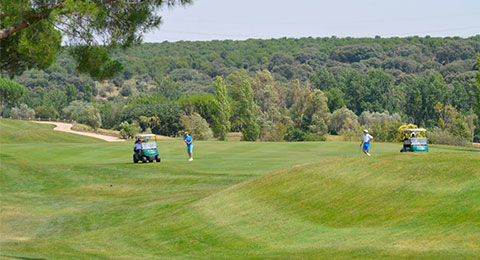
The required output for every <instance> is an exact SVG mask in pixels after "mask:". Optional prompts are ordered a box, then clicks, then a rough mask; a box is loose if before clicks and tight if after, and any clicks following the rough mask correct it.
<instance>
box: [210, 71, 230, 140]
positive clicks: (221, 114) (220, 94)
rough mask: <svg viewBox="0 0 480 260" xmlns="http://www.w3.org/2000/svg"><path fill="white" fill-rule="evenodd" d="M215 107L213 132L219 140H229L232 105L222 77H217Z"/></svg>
mask: <svg viewBox="0 0 480 260" xmlns="http://www.w3.org/2000/svg"><path fill="white" fill-rule="evenodd" d="M214 107H215V110H214V114H213V126H212V130H213V132H214V134H215V136H216V137H217V138H218V139H220V140H227V133H228V131H229V130H230V103H229V102H228V98H227V87H226V85H225V84H224V83H223V79H222V77H217V83H216V84H215V100H214Z"/></svg>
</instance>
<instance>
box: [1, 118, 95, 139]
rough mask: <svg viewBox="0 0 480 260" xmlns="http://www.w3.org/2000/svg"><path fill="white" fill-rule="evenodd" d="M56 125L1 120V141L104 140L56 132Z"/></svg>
mask: <svg viewBox="0 0 480 260" xmlns="http://www.w3.org/2000/svg"><path fill="white" fill-rule="evenodd" d="M53 128H55V126H54V125H45V124H37V123H33V122H28V121H21V120H5V119H2V120H0V143H1V144H10V143H15V144H18V143H91V142H97V143H98V142H104V141H102V140H99V139H95V138H90V137H85V136H81V135H75V134H68V133H61V132H54V131H53Z"/></svg>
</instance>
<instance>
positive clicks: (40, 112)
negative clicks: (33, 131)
mask: <svg viewBox="0 0 480 260" xmlns="http://www.w3.org/2000/svg"><path fill="white" fill-rule="evenodd" d="M35 117H36V118H43V119H47V118H48V119H57V118H58V112H57V110H55V108H54V107H51V106H38V107H36V108H35Z"/></svg>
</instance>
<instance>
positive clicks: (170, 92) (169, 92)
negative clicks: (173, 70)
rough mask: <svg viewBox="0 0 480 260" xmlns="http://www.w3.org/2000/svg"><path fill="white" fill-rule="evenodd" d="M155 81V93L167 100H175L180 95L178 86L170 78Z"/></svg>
mask: <svg viewBox="0 0 480 260" xmlns="http://www.w3.org/2000/svg"><path fill="white" fill-rule="evenodd" d="M155 81H156V83H157V87H156V88H155V91H156V92H158V93H159V94H161V95H162V96H164V97H166V98H167V99H171V100H176V99H178V98H180V96H181V95H182V93H181V92H180V87H179V84H177V83H176V82H175V81H174V80H173V78H172V77H171V76H167V77H165V78H162V79H158V78H157V79H155Z"/></svg>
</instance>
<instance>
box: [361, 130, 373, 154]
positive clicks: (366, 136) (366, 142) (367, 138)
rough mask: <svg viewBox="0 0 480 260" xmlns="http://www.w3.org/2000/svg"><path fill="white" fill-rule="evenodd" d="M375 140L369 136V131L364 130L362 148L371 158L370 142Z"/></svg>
mask: <svg viewBox="0 0 480 260" xmlns="http://www.w3.org/2000/svg"><path fill="white" fill-rule="evenodd" d="M372 140H373V136H371V135H369V134H368V130H367V129H365V130H363V139H362V142H361V143H360V147H362V150H363V153H364V154H366V155H367V156H371V154H370V141H372Z"/></svg>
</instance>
